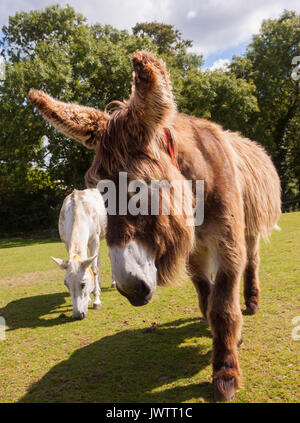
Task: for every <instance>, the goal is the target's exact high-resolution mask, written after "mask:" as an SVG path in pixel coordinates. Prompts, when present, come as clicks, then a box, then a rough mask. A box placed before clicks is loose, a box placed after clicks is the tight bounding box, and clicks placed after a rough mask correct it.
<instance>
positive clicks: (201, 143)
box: [29, 51, 281, 401]
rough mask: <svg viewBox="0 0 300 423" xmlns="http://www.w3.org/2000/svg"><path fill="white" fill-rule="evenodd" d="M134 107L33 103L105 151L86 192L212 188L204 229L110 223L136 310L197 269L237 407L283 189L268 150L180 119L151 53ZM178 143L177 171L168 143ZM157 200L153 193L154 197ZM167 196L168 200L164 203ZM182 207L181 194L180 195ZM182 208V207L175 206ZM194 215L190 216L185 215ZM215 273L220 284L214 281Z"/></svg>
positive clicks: (223, 392) (218, 378) (181, 217)
mask: <svg viewBox="0 0 300 423" xmlns="http://www.w3.org/2000/svg"><path fill="white" fill-rule="evenodd" d="M133 67H134V73H133V85H132V93H131V96H130V98H129V99H128V100H127V101H125V102H123V103H121V102H116V104H117V108H116V109H115V110H114V111H113V112H112V113H111V114H107V113H106V112H101V111H99V110H96V109H93V108H89V107H83V106H79V105H73V104H66V103H62V102H58V101H56V100H54V99H53V98H51V97H49V96H48V95H47V94H45V93H43V92H41V91H35V90H31V91H30V93H29V98H30V101H31V103H32V104H33V105H34V106H35V107H36V108H37V110H38V111H39V112H40V113H41V115H42V116H43V117H44V118H45V119H47V120H48V121H49V122H50V123H51V124H52V125H54V126H55V127H56V128H57V129H58V130H59V131H61V132H62V133H63V134H65V135H67V136H69V137H71V138H73V139H75V140H77V141H79V142H80V143H82V144H83V145H85V146H86V147H88V148H92V149H95V151H96V155H95V158H94V161H93V164H92V166H91V168H90V169H89V170H88V171H87V173H86V184H87V185H88V186H89V187H94V186H96V185H97V183H98V182H99V181H100V180H103V179H109V180H112V181H114V182H115V183H116V187H117V188H116V189H117V191H118V190H119V189H120V191H121V190H122V188H121V187H120V185H118V176H119V174H120V172H127V175H128V180H129V181H132V180H141V181H144V182H145V183H146V184H147V186H149V184H150V181H153V180H156V181H162V180H165V181H168V182H172V181H174V180H176V181H181V182H183V181H186V180H191V181H197V180H203V181H204V221H203V224H201V225H199V226H194V227H193V226H192V225H187V220H186V219H187V218H188V217H189V216H190V215H191V213H192V207H193V206H194V205H195V194H196V192H195V187H194V186H193V188H192V190H190V191H189V192H188V195H187V197H186V198H185V202H186V205H187V206H188V207H187V210H188V211H187V212H186V211H183V212H182V213H181V214H176V213H175V212H174V207H173V206H172V207H170V214H169V215H166V214H164V213H162V209H161V207H160V208H159V212H158V213H157V214H156V215H153V214H152V215H151V214H148V215H147V214H142V213H140V214H137V215H132V214H130V213H129V212H127V213H122V214H121V213H118V211H117V214H113V213H111V214H109V216H108V230H107V243H108V246H109V250H110V258H111V263H112V271H113V273H114V275H115V277H116V281H117V288H118V290H119V291H120V293H121V294H122V295H124V296H126V297H127V298H128V299H129V301H130V302H131V303H132V304H133V305H135V306H140V305H144V304H147V303H148V302H149V301H150V299H151V298H152V295H153V293H154V291H155V288H156V285H157V284H166V283H172V282H173V283H174V281H175V279H176V277H175V276H176V273H177V271H178V269H179V268H180V267H181V268H182V265H183V264H187V267H188V271H189V273H190V275H191V279H192V281H193V283H194V285H195V288H196V291H197V293H198V298H199V305H200V309H201V311H202V313H203V315H204V316H205V317H206V318H207V320H208V322H209V324H210V327H211V331H212V336H213V353H212V365H213V386H214V395H215V399H216V400H217V401H224V400H230V399H231V398H232V397H233V395H234V393H235V390H236V389H237V388H238V387H239V386H240V369H239V363H238V355H237V347H238V344H239V343H240V340H241V326H242V315H241V309H240V303H239V283H240V279H241V276H242V275H244V295H245V302H246V306H247V310H248V312H249V313H255V312H256V311H257V306H258V300H259V280H258V266H259V237H260V235H262V236H264V237H267V236H268V235H269V233H270V232H271V230H272V228H273V227H274V226H275V225H276V222H277V220H278V218H279V215H280V208H281V203H280V182H279V178H278V175H277V173H276V171H275V168H274V166H273V164H272V162H271V160H270V158H269V157H268V156H267V154H266V153H265V151H264V149H263V148H262V147H260V146H259V145H257V144H256V143H255V142H252V141H250V140H248V139H244V138H242V137H240V136H239V135H238V134H236V133H232V132H230V131H224V130H223V129H222V128H221V127H220V126H219V125H216V124H214V123H212V122H209V121H207V120H205V119H198V118H195V117H192V116H187V115H184V114H181V113H178V112H177V109H176V104H175V101H174V98H173V94H172V89H171V84H170V81H169V75H168V73H167V70H166V68H165V64H164V63H163V62H162V61H161V60H158V59H157V58H156V57H155V56H153V55H152V54H151V53H148V52H145V51H139V52H136V53H135V54H134V55H133ZM165 130H167V132H168V134H169V135H170V136H169V141H170V139H171V144H172V151H171V152H174V155H175V163H174V160H172V158H171V156H170V154H169V151H168V148H166V142H165V135H164V134H165ZM173 159H174V157H173ZM149 191H150V189H149ZM163 195H164V192H163V190H162V191H161V192H160V198H162V197H163ZM172 195H173V197H172V198H173V199H176V198H175V197H176V195H177V194H175V190H174V191H172ZM172 204H173V203H172ZM185 210H186V208H185ZM213 273H214V275H215V277H214V278H212V274H213Z"/></svg>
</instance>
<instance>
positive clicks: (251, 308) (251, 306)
mask: <svg viewBox="0 0 300 423" xmlns="http://www.w3.org/2000/svg"><path fill="white" fill-rule="evenodd" d="M257 311H258V304H257V303H254V302H252V301H251V302H250V303H248V304H246V314H251V315H252V314H256V313H257Z"/></svg>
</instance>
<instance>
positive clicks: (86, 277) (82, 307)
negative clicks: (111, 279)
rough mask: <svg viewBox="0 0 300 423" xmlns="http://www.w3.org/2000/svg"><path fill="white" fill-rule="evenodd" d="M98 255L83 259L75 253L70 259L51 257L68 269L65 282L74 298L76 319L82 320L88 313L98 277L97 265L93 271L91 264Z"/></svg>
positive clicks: (62, 267)
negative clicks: (91, 295)
mask: <svg viewBox="0 0 300 423" xmlns="http://www.w3.org/2000/svg"><path fill="white" fill-rule="evenodd" d="M96 257H97V255H95V256H93V257H90V258H88V259H81V258H80V257H78V256H76V255H75V256H73V257H71V258H70V260H62V259H59V258H55V257H51V258H52V260H54V261H55V263H56V264H58V266H59V267H60V268H61V269H65V270H66V276H65V279H64V284H65V285H66V287H67V288H68V290H69V292H70V295H71V298H72V304H73V317H74V319H78V320H81V319H83V318H84V317H85V316H86V315H87V312H88V305H89V302H90V294H91V293H92V292H93V290H94V287H95V280H94V279H95V277H96V271H95V268H96V267H95V266H94V271H93V270H92V269H91V267H90V266H91V264H92V263H93V261H94V260H95V259H96Z"/></svg>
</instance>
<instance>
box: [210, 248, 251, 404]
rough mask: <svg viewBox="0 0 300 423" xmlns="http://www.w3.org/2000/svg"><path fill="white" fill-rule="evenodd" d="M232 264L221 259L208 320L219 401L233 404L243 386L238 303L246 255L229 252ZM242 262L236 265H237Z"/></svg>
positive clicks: (212, 291) (240, 317) (216, 397)
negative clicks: (241, 385) (211, 336)
mask: <svg viewBox="0 0 300 423" xmlns="http://www.w3.org/2000/svg"><path fill="white" fill-rule="evenodd" d="M230 253H231V255H232V256H233V261H232V263H230V257H229V258H228V257H227V258H226V265H225V263H222V258H221V260H220V263H221V264H220V267H219V270H218V272H217V274H216V279H215V283H214V284H213V287H212V289H211V294H210V297H209V304H208V320H209V323H210V326H211V331H212V335H213V353H212V365H213V386H214V396H215V400H216V401H230V400H231V399H232V397H233V396H234V394H235V391H236V389H237V388H238V387H239V386H240V369H239V363H238V354H237V348H238V344H239V341H240V339H241V328H242V314H241V309H240V303H239V285H240V277H241V274H242V272H243V270H244V266H245V252H244V251H242V249H241V250H240V251H233V249H230ZM238 261H239V262H240V264H239V265H237V262H238Z"/></svg>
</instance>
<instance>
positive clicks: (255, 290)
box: [244, 235, 260, 314]
mask: <svg viewBox="0 0 300 423" xmlns="http://www.w3.org/2000/svg"><path fill="white" fill-rule="evenodd" d="M259 238H260V236H259V235H247V236H246V245H247V264H246V269H245V272H244V298H245V304H246V312H247V313H248V314H255V313H257V309H258V302H259V291H260V289H259V277H258V272H259V263H260V257H259Z"/></svg>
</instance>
